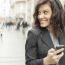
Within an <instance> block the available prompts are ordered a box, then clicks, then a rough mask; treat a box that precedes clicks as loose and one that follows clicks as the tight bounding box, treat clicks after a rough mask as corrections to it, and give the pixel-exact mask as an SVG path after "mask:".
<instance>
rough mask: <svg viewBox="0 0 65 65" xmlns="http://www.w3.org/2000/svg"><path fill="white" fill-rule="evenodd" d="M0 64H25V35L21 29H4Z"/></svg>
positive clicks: (0, 41) (0, 46) (1, 40)
mask: <svg viewBox="0 0 65 65" xmlns="http://www.w3.org/2000/svg"><path fill="white" fill-rule="evenodd" d="M0 65H25V35H24V34H23V33H22V32H21V31H15V30H4V31H2V36H0Z"/></svg>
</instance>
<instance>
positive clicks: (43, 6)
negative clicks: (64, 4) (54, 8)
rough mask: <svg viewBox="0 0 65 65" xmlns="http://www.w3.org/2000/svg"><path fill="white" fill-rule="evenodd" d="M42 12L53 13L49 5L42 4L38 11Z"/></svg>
mask: <svg viewBox="0 0 65 65" xmlns="http://www.w3.org/2000/svg"><path fill="white" fill-rule="evenodd" d="M42 10H48V11H51V7H50V5H49V4H42V5H40V6H39V8H38V11H42Z"/></svg>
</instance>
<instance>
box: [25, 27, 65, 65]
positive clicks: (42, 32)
mask: <svg viewBox="0 0 65 65" xmlns="http://www.w3.org/2000/svg"><path fill="white" fill-rule="evenodd" d="M58 39H59V44H61V45H62V44H63V45H65V36H62V35H59V34H58ZM50 48H54V45H53V43H52V40H51V38H50V35H49V32H48V30H46V29H43V28H35V29H33V30H30V31H29V32H28V37H27V40H26V45H25V58H26V59H25V60H26V65H44V64H43V60H42V59H43V58H44V57H46V56H47V53H48V50H49V49H50ZM64 53H65V51H64ZM59 65H65V55H64V56H63V57H62V58H61V60H60V62H59Z"/></svg>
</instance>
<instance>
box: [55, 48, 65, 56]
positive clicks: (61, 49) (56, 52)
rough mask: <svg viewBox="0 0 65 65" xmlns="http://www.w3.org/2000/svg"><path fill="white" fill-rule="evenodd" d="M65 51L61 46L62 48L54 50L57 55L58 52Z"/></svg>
mask: <svg viewBox="0 0 65 65" xmlns="http://www.w3.org/2000/svg"><path fill="white" fill-rule="evenodd" d="M63 51H64V48H61V49H59V50H56V51H55V52H54V54H55V55H57V54H58V53H60V52H63Z"/></svg>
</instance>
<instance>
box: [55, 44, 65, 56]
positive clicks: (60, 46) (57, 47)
mask: <svg viewBox="0 0 65 65" xmlns="http://www.w3.org/2000/svg"><path fill="white" fill-rule="evenodd" d="M61 48H65V46H64V45H58V46H56V48H55V49H56V50H59V49H61ZM59 54H61V52H60V53H58V54H57V55H59Z"/></svg>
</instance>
